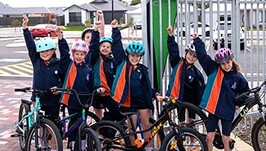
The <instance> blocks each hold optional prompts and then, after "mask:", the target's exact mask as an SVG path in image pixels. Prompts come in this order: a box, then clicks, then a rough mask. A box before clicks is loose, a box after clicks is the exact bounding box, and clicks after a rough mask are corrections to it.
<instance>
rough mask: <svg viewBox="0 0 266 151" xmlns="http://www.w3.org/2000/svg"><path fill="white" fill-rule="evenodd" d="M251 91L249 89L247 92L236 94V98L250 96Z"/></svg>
mask: <svg viewBox="0 0 266 151" xmlns="http://www.w3.org/2000/svg"><path fill="white" fill-rule="evenodd" d="M249 93H250V92H249V91H248V92H245V93H242V94H240V95H238V96H236V97H235V99H236V100H239V99H242V98H243V97H246V96H248V95H249Z"/></svg>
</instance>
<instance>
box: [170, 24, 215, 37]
mask: <svg viewBox="0 0 266 151" xmlns="http://www.w3.org/2000/svg"><path fill="white" fill-rule="evenodd" d="M197 26H198V27H197V29H195V28H196V26H195V24H194V23H193V22H192V23H190V24H189V27H188V28H189V31H190V32H189V33H190V35H193V33H195V32H197V33H198V34H199V36H202V31H203V26H205V36H206V37H209V36H210V30H211V29H210V25H208V24H202V23H201V22H197ZM175 33H176V35H177V34H179V36H181V35H182V36H186V27H185V26H183V27H182V28H181V29H179V30H178V31H176V32H175Z"/></svg>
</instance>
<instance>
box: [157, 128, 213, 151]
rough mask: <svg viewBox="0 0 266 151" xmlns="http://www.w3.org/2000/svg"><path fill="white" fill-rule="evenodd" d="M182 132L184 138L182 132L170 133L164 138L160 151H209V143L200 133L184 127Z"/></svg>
mask: <svg viewBox="0 0 266 151" xmlns="http://www.w3.org/2000/svg"><path fill="white" fill-rule="evenodd" d="M181 131H182V132H181V135H182V134H183V136H180V132H176V131H172V132H170V133H169V134H168V135H167V136H166V137H165V138H164V140H163V142H162V146H161V148H160V151H166V150H167V151H191V150H193V151H194V150H195V151H208V147H207V143H206V141H205V139H204V137H203V136H202V135H201V134H200V133H199V132H197V131H196V130H194V129H192V128H189V127H182V128H181ZM180 142H182V143H180Z"/></svg>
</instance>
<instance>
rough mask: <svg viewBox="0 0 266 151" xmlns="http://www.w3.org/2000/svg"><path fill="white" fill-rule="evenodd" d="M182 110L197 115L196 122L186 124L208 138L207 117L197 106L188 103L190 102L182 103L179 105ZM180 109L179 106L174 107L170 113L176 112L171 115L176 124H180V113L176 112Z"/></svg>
mask: <svg viewBox="0 0 266 151" xmlns="http://www.w3.org/2000/svg"><path fill="white" fill-rule="evenodd" d="M179 105H180V107H181V108H183V109H186V110H192V111H194V112H195V114H196V118H195V121H194V122H193V123H188V124H185V126H189V127H192V128H193V129H196V130H197V131H198V132H200V133H201V134H203V135H204V136H206V127H207V119H208V118H207V115H206V114H205V113H204V112H203V111H202V110H201V109H200V108H199V107H198V106H196V105H194V104H191V103H188V102H182V103H180V104H179ZM177 109H178V106H172V107H171V108H170V109H169V111H170V112H175V113H172V114H171V119H172V120H173V121H175V122H176V123H178V122H179V120H178V113H177V112H176V111H177Z"/></svg>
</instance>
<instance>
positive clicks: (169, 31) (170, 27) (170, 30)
mask: <svg viewBox="0 0 266 151" xmlns="http://www.w3.org/2000/svg"><path fill="white" fill-rule="evenodd" d="M167 32H168V35H169V36H173V28H172V26H171V25H169V26H168V27H167Z"/></svg>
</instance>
